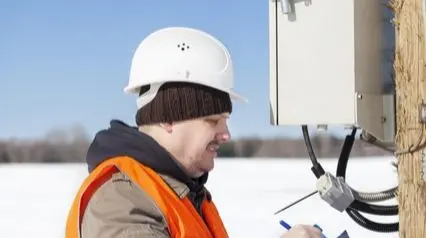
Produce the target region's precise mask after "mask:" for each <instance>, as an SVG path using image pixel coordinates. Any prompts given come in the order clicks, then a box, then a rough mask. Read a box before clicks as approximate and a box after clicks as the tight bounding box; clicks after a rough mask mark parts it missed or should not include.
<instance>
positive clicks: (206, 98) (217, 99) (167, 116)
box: [136, 82, 232, 126]
mask: <svg viewBox="0 0 426 238" xmlns="http://www.w3.org/2000/svg"><path fill="white" fill-rule="evenodd" d="M149 88H150V86H149V85H148V86H144V87H142V88H141V90H140V93H139V95H142V94H144V93H145V92H147V91H148V90H149ZM224 112H229V113H232V102H231V99H230V97H229V94H228V93H226V92H222V91H220V90H217V89H214V88H211V87H208V86H203V85H199V84H193V83H186V82H169V83H165V84H163V85H162V86H161V87H160V89H159V90H158V93H157V95H156V96H155V98H154V99H153V100H152V101H151V102H149V103H148V104H147V105H145V106H144V107H142V108H140V109H139V110H138V112H137V113H136V124H137V125H138V126H141V125H148V124H154V123H160V122H168V123H171V122H176V121H183V120H189V119H195V118H199V117H204V116H209V115H213V114H220V113H224Z"/></svg>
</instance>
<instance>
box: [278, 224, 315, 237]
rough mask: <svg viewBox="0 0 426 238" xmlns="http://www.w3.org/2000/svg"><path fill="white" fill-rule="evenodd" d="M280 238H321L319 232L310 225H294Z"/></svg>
mask: <svg viewBox="0 0 426 238" xmlns="http://www.w3.org/2000/svg"><path fill="white" fill-rule="evenodd" d="M281 238H321V230H320V229H318V228H316V227H313V226H310V225H296V226H293V227H292V228H291V229H290V230H289V231H287V232H286V233H284V235H282V236H281Z"/></svg>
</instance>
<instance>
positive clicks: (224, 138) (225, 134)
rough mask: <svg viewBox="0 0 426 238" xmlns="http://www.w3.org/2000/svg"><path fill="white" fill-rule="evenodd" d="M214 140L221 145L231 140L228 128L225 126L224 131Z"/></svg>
mask: <svg viewBox="0 0 426 238" xmlns="http://www.w3.org/2000/svg"><path fill="white" fill-rule="evenodd" d="M216 139H217V140H218V141H220V142H221V143H226V142H228V141H229V140H230V139H231V133H230V132H229V129H228V126H225V128H224V130H223V131H222V132H220V133H218V135H217V138H216Z"/></svg>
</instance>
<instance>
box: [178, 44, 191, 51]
mask: <svg viewBox="0 0 426 238" xmlns="http://www.w3.org/2000/svg"><path fill="white" fill-rule="evenodd" d="M177 47H178V48H180V50H181V51H185V50H187V49H189V45H188V44H186V43H181V44H178V45H177Z"/></svg>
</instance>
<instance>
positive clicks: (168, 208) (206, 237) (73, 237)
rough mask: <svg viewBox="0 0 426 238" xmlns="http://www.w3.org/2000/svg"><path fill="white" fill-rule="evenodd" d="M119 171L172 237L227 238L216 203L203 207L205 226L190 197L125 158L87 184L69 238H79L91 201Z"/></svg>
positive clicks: (92, 176) (70, 222)
mask: <svg viewBox="0 0 426 238" xmlns="http://www.w3.org/2000/svg"><path fill="white" fill-rule="evenodd" d="M118 171H121V172H122V173H125V174H126V175H127V176H129V177H130V179H131V180H132V182H133V183H135V184H137V185H139V187H140V188H142V189H143V190H144V191H145V192H146V193H147V194H148V195H149V196H150V198H151V199H153V201H154V202H155V203H156V204H157V206H158V208H159V209H160V210H161V212H162V214H163V215H164V217H165V219H166V221H167V224H168V228H169V232H170V237H176V238H177V237H179V238H180V237H198V238H211V237H220V238H222V237H224V238H225V237H228V234H227V232H226V229H225V227H224V225H223V223H222V220H221V218H220V215H219V213H218V211H217V209H216V206H215V205H214V203H213V201H207V200H206V199H205V200H204V202H203V204H202V206H201V209H202V212H203V215H204V218H205V221H206V222H204V221H203V219H202V218H201V216H200V215H199V213H198V212H197V211H196V210H195V208H194V206H193V205H192V203H191V201H190V200H189V199H188V197H185V198H183V199H181V198H179V197H178V196H177V195H176V193H175V192H174V191H173V190H172V189H171V188H170V187H169V186H168V185H167V184H166V183H165V182H164V180H163V179H162V178H161V177H160V176H159V175H158V174H157V173H156V172H154V171H153V170H152V169H150V168H148V167H146V166H143V165H141V164H140V163H138V162H137V161H135V160H133V159H132V158H130V157H124V156H123V157H116V158H113V159H110V160H107V161H105V162H103V163H102V164H101V165H99V166H98V167H97V168H96V169H95V170H94V171H93V172H92V173H90V174H89V176H88V177H87V178H86V179H85V180H84V182H83V184H82V186H81V187H80V190H79V191H78V193H77V196H76V198H75V200H74V202H73V204H72V207H71V210H70V212H69V215H68V220H67V224H66V238H80V231H81V222H82V218H83V214H84V211H85V209H86V207H87V204H88V202H89V200H90V198H91V197H92V195H93V193H94V192H95V191H96V190H97V189H98V188H99V187H100V186H101V185H102V184H103V183H105V182H106V181H107V180H109V179H110V178H111V177H112V175H113V174H114V173H115V172H118Z"/></svg>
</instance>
